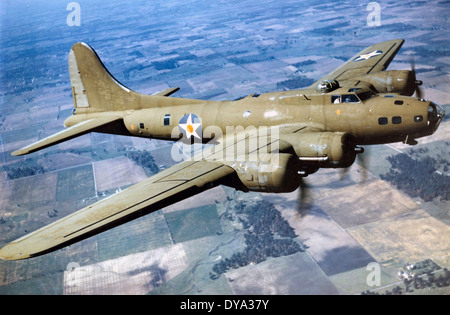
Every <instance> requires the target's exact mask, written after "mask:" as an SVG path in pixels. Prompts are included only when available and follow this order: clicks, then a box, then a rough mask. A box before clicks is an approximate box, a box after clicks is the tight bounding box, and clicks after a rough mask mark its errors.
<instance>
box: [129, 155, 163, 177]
mask: <svg viewBox="0 0 450 315" xmlns="http://www.w3.org/2000/svg"><path fill="white" fill-rule="evenodd" d="M126 156H127V158H129V159H131V160H132V161H134V162H135V163H136V164H137V165H139V166H142V167H144V168H147V169H148V170H150V172H151V174H156V173H158V172H159V167H158V165H156V163H155V159H154V158H153V156H152V154H151V153H150V152H148V151H147V150H144V151H128V152H127V153H126Z"/></svg>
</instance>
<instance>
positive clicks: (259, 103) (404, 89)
mask: <svg viewBox="0 0 450 315" xmlns="http://www.w3.org/2000/svg"><path fill="white" fill-rule="evenodd" d="M403 43H404V40H402V39H397V40H390V41H386V42H382V43H379V44H375V45H373V46H371V47H368V48H366V49H364V50H363V51H361V52H359V53H358V54H357V55H355V56H354V57H352V58H350V59H349V60H348V61H347V62H345V63H344V64H342V65H341V66H340V67H338V68H337V69H336V70H334V71H333V72H331V73H329V74H327V75H326V76H324V77H323V78H321V79H320V80H318V81H317V82H316V83H314V84H313V85H311V86H310V87H307V88H304V89H298V90H290V91H281V92H273V93H262V94H251V95H249V96H247V97H245V98H241V99H237V100H234V101H206V100H196V99H186V98H178V97H172V96H171V95H172V94H173V93H174V92H176V91H177V90H178V88H169V89H167V90H164V91H161V92H159V93H156V94H153V95H144V94H140V93H137V92H135V91H132V90H130V89H128V88H127V87H125V86H124V85H122V84H121V83H119V82H118V81H117V80H116V79H115V78H114V77H113V76H112V75H111V74H110V73H109V72H108V70H107V69H106V68H105V67H104V65H103V64H102V62H101V60H100V59H99V57H98V55H97V54H96V53H95V51H94V50H93V49H92V48H91V47H90V46H89V45H87V44H85V43H76V44H75V45H73V47H72V49H71V50H70V53H69V72H70V81H71V87H72V96H73V103H74V109H73V114H72V115H71V116H70V117H69V118H67V119H66V120H65V122H64V125H65V127H66V129H64V130H63V131H61V132H58V133H56V134H54V135H51V136H49V137H47V138H45V139H42V140H39V141H37V142H35V143H33V144H31V145H29V146H26V147H24V148H22V149H20V150H17V151H15V152H13V153H12V154H13V155H24V154H29V153H32V152H35V151H38V150H41V149H43V148H46V147H49V146H52V145H55V144H58V143H61V142H63V141H67V140H69V139H73V138H75V137H78V136H81V135H84V134H87V133H90V132H99V133H110V134H118V135H127V136H136V137H147V138H154V139H161V140H170V141H174V144H180V145H179V146H174V147H173V148H175V149H174V150H173V152H172V153H173V155H175V156H177V154H178V156H179V157H180V159H179V161H180V162H179V163H178V164H175V165H174V166H172V167H170V168H168V169H165V170H163V171H161V172H159V173H158V174H156V175H153V176H151V177H149V178H147V179H145V180H143V181H141V182H139V183H137V184H135V185H133V186H131V187H129V188H128V189H126V190H123V191H121V192H119V193H117V194H114V195H112V196H110V197H107V198H105V199H103V200H100V201H98V202H96V203H94V204H92V205H90V206H87V207H85V208H83V209H81V210H78V211H76V212H74V213H72V214H70V215H68V216H66V217H64V218H62V219H59V220H57V221H55V222H53V223H51V224H49V225H48V226H45V227H43V228H41V229H39V230H37V231H35V232H32V233H30V234H28V235H25V236H23V237H21V238H19V239H17V240H15V241H13V242H11V243H9V244H7V245H6V246H4V247H3V248H2V249H1V250H0V257H1V258H3V259H7V260H16V259H25V258H30V257H35V256H39V255H42V254H46V253H49V252H51V251H54V250H56V249H60V248H62V247H65V246H67V245H70V244H73V243H75V242H77V241H80V240H82V239H85V238H87V237H90V236H92V235H95V234H97V233H100V232H102V231H105V230H107V229H110V228H112V227H115V226H117V225H119V224H122V223H125V222H128V221H130V220H132V219H135V218H137V217H140V216H143V215H145V214H148V213H150V212H152V211H155V210H158V209H161V208H163V207H165V206H168V205H170V204H173V203H175V202H178V201H180V200H183V199H185V198H188V197H190V196H193V195H195V194H199V193H201V192H203V191H205V190H207V189H210V188H212V187H214V186H217V185H227V186H230V187H234V188H236V189H238V190H242V191H258V192H276V193H281V192H291V191H294V190H296V189H297V188H299V186H300V187H301V182H302V179H303V178H304V177H305V176H308V175H309V174H312V173H314V172H316V171H318V170H319V169H320V168H343V169H345V168H348V167H349V166H351V165H352V164H353V163H354V161H355V158H356V156H357V155H358V154H360V153H362V152H363V148H362V147H360V146H359V145H371V144H384V143H392V142H404V143H408V144H411V145H413V144H416V143H417V141H416V139H417V138H420V137H424V136H429V135H431V134H433V133H434V132H435V131H436V129H437V128H438V126H439V124H440V122H441V120H442V118H443V116H444V110H443V109H442V107H440V106H439V105H437V104H436V103H434V102H431V101H426V100H424V99H422V98H421V96H420V89H419V85H421V82H420V81H418V80H417V79H416V75H415V70H414V68H412V69H411V70H401V71H400V70H399V71H392V70H391V71H386V68H387V67H388V65H389V64H390V62H391V61H392V59H393V58H394V56H395V55H396V54H397V52H398V51H399V50H400V48H401V46H402V45H403ZM414 94H416V95H415V97H413V95H414ZM196 143H198V144H200V147H203V148H202V149H201V150H193V151H194V152H193V153H192V152H191V153H192V154H188V153H189V151H186V150H184V149H183V150H182V149H181V148H184V147H185V146H190V147H191V148H192V147H195V144H196ZM192 144H194V146H192ZM202 144H203V146H202ZM197 147H198V146H197ZM176 148H178V149H176ZM111 171H112V172H113V171H114V170H111Z"/></svg>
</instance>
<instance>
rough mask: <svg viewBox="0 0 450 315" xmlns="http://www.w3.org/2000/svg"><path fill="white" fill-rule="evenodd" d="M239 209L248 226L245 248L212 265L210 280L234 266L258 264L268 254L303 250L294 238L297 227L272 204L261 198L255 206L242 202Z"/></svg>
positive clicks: (285, 254)
mask: <svg viewBox="0 0 450 315" xmlns="http://www.w3.org/2000/svg"><path fill="white" fill-rule="evenodd" d="M236 210H237V215H238V217H239V219H240V221H241V222H242V223H243V226H244V229H246V233H245V235H244V239H245V245H246V247H245V249H244V251H242V252H238V253H234V254H233V255H232V256H231V257H230V258H225V259H223V260H221V261H220V262H218V263H216V264H215V265H214V266H213V268H212V271H213V273H211V274H210V277H211V279H216V278H218V277H219V276H220V275H221V274H223V273H225V272H227V271H228V270H229V269H231V268H233V269H236V268H239V267H242V266H246V265H249V264H251V263H253V264H258V263H260V262H263V261H264V260H266V259H267V257H280V256H287V255H291V254H294V253H296V252H299V251H303V250H304V249H303V248H302V247H301V246H300V244H299V243H297V242H296V241H295V240H294V238H295V237H296V234H295V232H294V229H293V228H292V227H291V226H290V225H289V223H288V222H287V221H286V220H284V218H283V217H282V216H281V214H280V212H279V211H278V210H277V209H275V207H274V206H273V204H271V203H269V202H266V201H259V202H258V203H256V204H255V205H251V206H244V205H243V204H242V203H241V204H238V205H237V207H236Z"/></svg>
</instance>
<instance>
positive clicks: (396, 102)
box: [394, 100, 403, 105]
mask: <svg viewBox="0 0 450 315" xmlns="http://www.w3.org/2000/svg"><path fill="white" fill-rule="evenodd" d="M394 104H395V105H403V101H402V100H396V101H395V102H394Z"/></svg>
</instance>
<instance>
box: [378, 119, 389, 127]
mask: <svg viewBox="0 0 450 315" xmlns="http://www.w3.org/2000/svg"><path fill="white" fill-rule="evenodd" d="M378 124H380V125H382V126H383V125H387V124H388V119H387V117H380V118H378Z"/></svg>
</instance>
